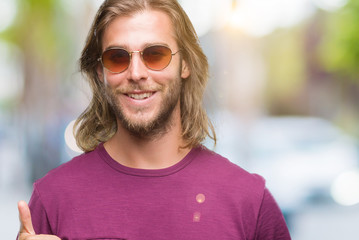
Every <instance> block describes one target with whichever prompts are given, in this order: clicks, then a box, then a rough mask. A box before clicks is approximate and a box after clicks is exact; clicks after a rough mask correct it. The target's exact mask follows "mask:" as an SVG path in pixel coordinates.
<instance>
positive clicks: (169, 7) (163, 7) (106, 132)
mask: <svg viewBox="0 0 359 240" xmlns="http://www.w3.org/2000/svg"><path fill="white" fill-rule="evenodd" d="M146 9H155V10H160V11H163V12H164V13H166V14H167V15H168V16H169V17H170V19H171V21H172V24H173V26H174V29H175V37H176V41H177V44H178V46H179V49H181V54H182V56H183V59H184V60H185V61H186V63H187V66H188V67H189V70H190V73H191V75H190V76H189V77H188V78H187V79H183V84H182V89H181V97H180V106H181V124H182V137H183V139H184V140H185V142H186V146H182V147H195V146H198V145H199V144H201V143H202V142H203V140H204V139H205V138H206V137H207V136H208V137H210V138H211V139H213V140H214V143H216V134H215V131H214V128H213V125H212V123H211V122H210V120H209V118H208V116H207V114H206V111H205V110H204V108H203V103H202V101H203V94H204V90H205V87H206V83H207V81H208V61H207V58H206V56H205V55H204V53H203V51H202V49H201V47H200V45H199V40H198V37H197V34H196V32H195V30H194V27H193V26H192V23H191V21H190V20H189V18H188V16H187V15H186V13H185V12H184V10H183V9H182V7H181V6H180V4H179V3H178V2H177V1H176V0H106V1H105V2H104V3H103V4H102V5H101V7H100V9H99V10H98V12H97V15H96V17H95V19H94V22H93V24H92V27H91V29H90V32H89V34H88V37H87V40H86V45H85V47H84V49H83V51H82V55H81V58H80V69H81V72H82V73H83V74H84V75H86V77H87V79H88V81H89V84H90V87H91V89H92V93H93V96H92V100H91V102H90V104H89V106H88V107H87V108H86V109H85V111H84V112H83V113H82V114H81V115H80V116H79V117H78V119H77V121H76V123H75V127H74V129H75V137H76V141H77V145H78V146H79V147H80V148H81V149H82V150H84V151H85V152H88V151H92V150H94V149H95V148H96V146H97V145H98V144H99V143H101V142H105V141H107V140H108V139H110V138H111V137H112V136H113V135H114V134H115V132H116V131H117V122H116V116H115V114H114V112H113V110H112V108H111V107H110V105H109V103H108V101H107V100H106V97H105V94H104V86H103V84H102V82H101V81H100V79H99V77H98V75H97V71H96V69H97V67H98V64H99V62H98V61H97V59H98V58H99V56H100V55H101V53H102V47H101V46H102V35H103V33H104V31H105V29H106V27H107V26H108V25H109V23H110V22H111V21H112V20H114V19H115V18H117V17H119V16H131V15H133V14H134V13H137V12H139V11H144V10H146Z"/></svg>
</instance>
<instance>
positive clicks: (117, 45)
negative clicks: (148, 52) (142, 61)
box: [104, 42, 170, 51]
mask: <svg viewBox="0 0 359 240" xmlns="http://www.w3.org/2000/svg"><path fill="white" fill-rule="evenodd" d="M157 45H160V46H166V47H168V48H170V46H169V45H168V44H167V43H165V42H151V43H146V44H145V45H144V46H142V48H140V49H136V50H133V51H138V50H140V51H142V50H143V49H145V48H147V47H150V46H157ZM113 48H122V49H125V50H127V51H130V50H128V49H129V46H128V45H127V44H123V45H121V44H111V45H109V46H107V47H106V48H105V49H104V51H106V50H109V49H113Z"/></svg>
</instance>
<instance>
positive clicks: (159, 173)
mask: <svg viewBox="0 0 359 240" xmlns="http://www.w3.org/2000/svg"><path fill="white" fill-rule="evenodd" d="M95 151H97V152H98V154H99V155H100V157H101V159H103V160H104V161H105V162H106V163H107V164H108V165H110V167H112V168H113V169H115V170H116V171H119V172H122V173H125V174H128V175H134V176H142V177H164V176H168V175H172V174H174V173H176V172H178V171H180V170H182V169H183V168H185V167H186V166H187V165H188V164H190V163H191V162H192V160H193V159H194V158H195V157H196V156H197V154H198V153H199V152H200V151H201V147H196V148H193V149H191V151H189V152H188V153H187V155H186V156H185V157H184V158H183V159H182V160H181V161H179V162H178V163H176V164H174V165H172V166H170V167H167V168H162V169H140V168H131V167H127V166H124V165H122V164H121V163H119V162H117V161H116V160H114V159H113V158H112V157H111V156H110V155H109V154H108V152H107V151H106V149H105V147H104V145H103V143H100V144H99V145H98V146H97V148H96V150H95Z"/></svg>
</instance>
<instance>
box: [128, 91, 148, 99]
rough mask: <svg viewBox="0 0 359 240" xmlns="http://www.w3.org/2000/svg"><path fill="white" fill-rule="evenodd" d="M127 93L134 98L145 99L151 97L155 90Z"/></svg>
mask: <svg viewBox="0 0 359 240" xmlns="http://www.w3.org/2000/svg"><path fill="white" fill-rule="evenodd" d="M126 95H127V96H129V97H130V98H132V99H136V100H144V99H147V98H149V97H151V96H152V95H153V92H148V93H129V94H126Z"/></svg>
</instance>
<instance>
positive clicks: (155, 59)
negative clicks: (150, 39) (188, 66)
mask: <svg viewBox="0 0 359 240" xmlns="http://www.w3.org/2000/svg"><path fill="white" fill-rule="evenodd" d="M142 57H143V61H144V62H145V64H146V66H147V67H148V68H150V69H152V70H162V69H164V68H165V67H167V66H168V64H169V63H170V62H171V58H172V52H171V50H170V49H169V48H168V47H164V46H151V47H148V48H146V49H144V50H143V53H142Z"/></svg>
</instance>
